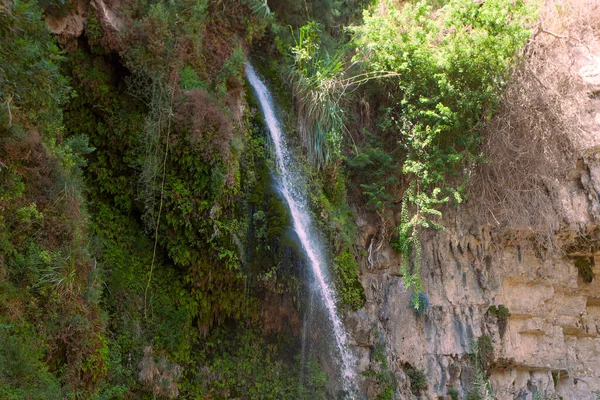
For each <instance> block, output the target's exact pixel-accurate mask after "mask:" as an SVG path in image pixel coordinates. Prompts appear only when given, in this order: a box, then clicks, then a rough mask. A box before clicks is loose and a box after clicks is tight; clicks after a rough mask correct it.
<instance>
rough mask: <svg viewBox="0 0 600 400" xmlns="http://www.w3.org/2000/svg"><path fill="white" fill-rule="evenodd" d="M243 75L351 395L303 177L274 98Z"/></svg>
mask: <svg viewBox="0 0 600 400" xmlns="http://www.w3.org/2000/svg"><path fill="white" fill-rule="evenodd" d="M246 76H247V77H248V81H249V82H250V85H251V86H252V88H253V89H254V91H255V94H256V97H257V99H258V102H259V103H260V108H261V110H262V112H263V115H264V120H265V124H266V125H267V128H268V131H269V134H270V137H271V140H272V142H273V147H274V150H275V159H276V169H277V178H276V184H277V186H278V189H279V191H280V192H281V194H282V196H283V198H284V199H285V201H286V202H287V204H288V207H289V210H290V214H291V216H292V221H293V228H294V230H295V231H296V234H297V235H298V238H299V240H300V243H301V245H302V249H303V250H304V252H305V253H306V257H307V261H308V263H309V264H310V267H311V270H312V274H313V277H314V280H315V286H316V290H317V295H318V298H319V300H320V301H321V302H322V303H323V306H324V308H325V310H326V312H327V317H328V320H329V322H330V323H331V330H332V335H333V337H334V341H335V348H336V351H337V354H338V355H339V363H340V364H341V365H340V374H341V377H342V383H343V388H344V390H345V392H346V393H347V394H348V395H349V396H352V397H354V396H355V393H356V392H357V390H356V374H355V372H354V362H355V361H354V358H353V357H352V354H351V353H350V352H349V350H348V348H347V347H346V346H347V342H348V341H347V337H346V331H345V330H344V326H343V325H342V321H341V320H340V318H339V316H338V313H337V307H336V297H335V293H334V291H333V289H332V285H331V282H330V280H329V278H328V276H327V271H326V268H327V265H326V262H325V258H324V257H323V252H322V245H321V241H320V238H319V235H318V234H317V230H316V229H315V228H314V226H313V223H312V220H311V216H310V212H309V208H308V204H307V201H306V196H305V195H304V194H302V193H301V192H300V190H298V189H300V188H302V185H301V184H300V183H301V181H302V179H301V176H300V174H299V173H298V172H297V171H299V170H300V169H299V168H298V166H296V165H295V164H294V160H293V159H292V157H291V155H290V152H289V150H288V148H287V146H286V141H285V137H284V135H283V132H282V130H281V126H280V124H279V120H278V119H277V116H276V115H275V110H274V108H273V99H272V98H271V95H270V93H269V90H268V89H267V87H266V85H265V84H264V83H263V81H262V80H261V79H260V78H259V77H258V75H257V74H256V71H255V70H254V68H253V67H252V65H250V64H246Z"/></svg>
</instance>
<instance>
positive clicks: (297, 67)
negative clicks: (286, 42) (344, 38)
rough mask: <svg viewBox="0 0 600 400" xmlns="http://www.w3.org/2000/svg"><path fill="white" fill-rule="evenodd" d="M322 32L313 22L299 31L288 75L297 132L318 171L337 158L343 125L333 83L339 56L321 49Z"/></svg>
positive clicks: (337, 68)
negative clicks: (296, 117)
mask: <svg viewBox="0 0 600 400" xmlns="http://www.w3.org/2000/svg"><path fill="white" fill-rule="evenodd" d="M321 29H322V28H321V26H320V25H319V24H318V23H316V22H314V21H312V22H309V23H308V24H306V25H304V26H303V27H301V28H300V29H299V30H298V38H297V39H295V40H296V44H295V46H294V47H292V49H291V52H292V55H291V56H292V59H293V60H294V64H293V66H291V67H290V72H289V75H290V80H291V81H292V84H293V87H294V94H295V96H296V99H297V106H298V117H299V120H300V122H299V125H298V130H299V133H300V136H301V137H302V139H303V142H304V145H305V146H306V150H307V155H308V159H309V161H310V162H311V163H313V165H315V166H317V167H324V166H326V165H327V164H329V163H330V162H331V161H332V160H338V159H339V158H340V155H341V140H342V133H343V132H342V131H343V125H344V117H343V111H342V108H341V107H340V105H339V97H340V89H341V88H340V86H339V84H338V82H337V80H336V79H337V78H338V75H339V74H341V73H342V68H343V64H342V62H341V57H342V53H341V52H338V53H336V54H333V55H330V54H328V53H327V52H325V51H323V49H321V47H320V44H319V41H320V33H321Z"/></svg>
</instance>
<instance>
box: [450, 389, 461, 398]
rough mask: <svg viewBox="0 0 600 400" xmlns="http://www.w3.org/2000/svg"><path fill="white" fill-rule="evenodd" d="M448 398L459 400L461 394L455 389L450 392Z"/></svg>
mask: <svg viewBox="0 0 600 400" xmlns="http://www.w3.org/2000/svg"><path fill="white" fill-rule="evenodd" d="M448 396H450V398H451V399H452V400H458V399H460V393H459V392H458V390H456V389H455V388H450V389H449V390H448Z"/></svg>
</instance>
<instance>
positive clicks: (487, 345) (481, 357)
mask: <svg viewBox="0 0 600 400" xmlns="http://www.w3.org/2000/svg"><path fill="white" fill-rule="evenodd" d="M470 357H471V360H472V363H473V369H474V371H475V379H474V381H473V382H472V387H471V390H469V393H468V394H467V397H466V398H467V400H468V399H471V400H476V399H485V400H488V399H494V398H495V397H494V393H493V390H492V385H491V383H490V381H489V379H488V378H489V376H490V374H491V367H492V363H493V362H494V346H493V344H492V339H491V338H490V337H489V336H487V335H483V336H480V337H478V338H477V340H475V342H474V343H473V345H472V349H471V353H470Z"/></svg>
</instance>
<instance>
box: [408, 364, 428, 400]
mask: <svg viewBox="0 0 600 400" xmlns="http://www.w3.org/2000/svg"><path fill="white" fill-rule="evenodd" d="M402 368H403V369H404V372H405V373H406V375H407V376H408V379H409V380H410V390H411V392H412V393H413V394H414V395H415V396H418V395H420V394H421V392H422V391H423V390H425V389H427V375H425V373H424V372H423V371H421V370H420V369H418V368H415V367H413V366H412V365H410V364H409V363H405V364H404V365H403V366H402Z"/></svg>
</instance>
